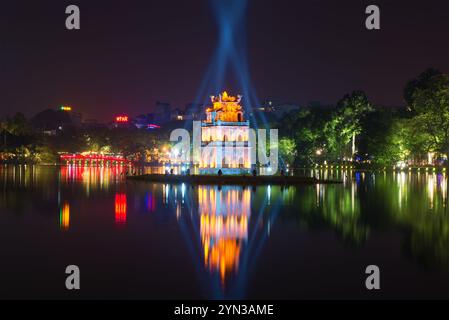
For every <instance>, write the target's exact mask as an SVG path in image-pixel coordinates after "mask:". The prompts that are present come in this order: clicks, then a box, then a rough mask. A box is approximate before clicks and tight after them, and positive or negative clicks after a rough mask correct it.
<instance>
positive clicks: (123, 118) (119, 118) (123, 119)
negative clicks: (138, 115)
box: [115, 115, 129, 123]
mask: <svg viewBox="0 0 449 320" xmlns="http://www.w3.org/2000/svg"><path fill="white" fill-rule="evenodd" d="M128 120H129V119H128V116H123V115H122V116H117V117H115V122H119V123H126V122H128Z"/></svg>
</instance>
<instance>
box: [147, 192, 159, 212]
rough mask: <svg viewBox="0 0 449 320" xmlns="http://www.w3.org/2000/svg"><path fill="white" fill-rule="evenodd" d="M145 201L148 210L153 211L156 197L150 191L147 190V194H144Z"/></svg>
mask: <svg viewBox="0 0 449 320" xmlns="http://www.w3.org/2000/svg"><path fill="white" fill-rule="evenodd" d="M145 203H146V207H147V210H148V212H154V210H155V209H156V197H155V196H154V194H153V193H152V192H147V194H146V195H145Z"/></svg>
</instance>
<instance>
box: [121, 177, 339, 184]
mask: <svg viewBox="0 0 449 320" xmlns="http://www.w3.org/2000/svg"><path fill="white" fill-rule="evenodd" d="M126 178H127V180H139V181H148V182H162V183H189V184H193V185H217V184H218V185H243V186H245V185H268V184H271V185H299V184H330V183H342V181H340V180H328V179H325V180H324V179H317V178H313V177H299V176H281V175H271V176H251V175H222V176H219V175H202V174H201V175H174V174H142V175H135V176H134V175H133V176H131V175H130V176H127V177H126Z"/></svg>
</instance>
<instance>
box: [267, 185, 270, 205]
mask: <svg viewBox="0 0 449 320" xmlns="http://www.w3.org/2000/svg"><path fill="white" fill-rule="evenodd" d="M267 196H268V205H270V204H271V186H270V185H268V188H267Z"/></svg>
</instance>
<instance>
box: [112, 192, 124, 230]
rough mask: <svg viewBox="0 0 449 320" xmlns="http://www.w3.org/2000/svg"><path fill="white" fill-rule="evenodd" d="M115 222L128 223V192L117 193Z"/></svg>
mask: <svg viewBox="0 0 449 320" xmlns="http://www.w3.org/2000/svg"><path fill="white" fill-rule="evenodd" d="M115 223H116V224H125V223H126V194H124V193H117V194H116V195H115Z"/></svg>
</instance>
